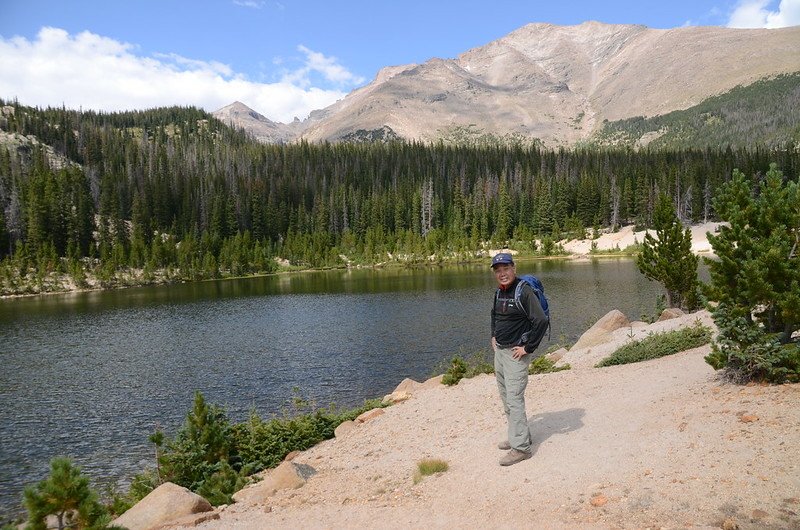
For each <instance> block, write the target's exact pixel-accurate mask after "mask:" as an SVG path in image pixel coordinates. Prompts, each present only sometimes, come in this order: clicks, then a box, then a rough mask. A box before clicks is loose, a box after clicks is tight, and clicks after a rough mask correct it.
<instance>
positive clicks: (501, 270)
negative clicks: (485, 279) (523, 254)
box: [494, 263, 517, 286]
mask: <svg viewBox="0 0 800 530" xmlns="http://www.w3.org/2000/svg"><path fill="white" fill-rule="evenodd" d="M516 273H517V271H516V269H515V268H514V265H512V264H510V263H500V264H499V265H495V266H494V277H495V278H496V279H497V283H499V284H500V285H504V286H505V285H508V284H510V283H511V282H513V281H514V277H515V276H516Z"/></svg>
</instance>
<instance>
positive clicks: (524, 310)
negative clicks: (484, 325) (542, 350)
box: [492, 278, 549, 353]
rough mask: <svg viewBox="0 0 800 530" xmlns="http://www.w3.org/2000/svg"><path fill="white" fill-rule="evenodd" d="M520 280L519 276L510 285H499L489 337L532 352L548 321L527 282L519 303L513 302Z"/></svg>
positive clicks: (539, 340)
mask: <svg viewBox="0 0 800 530" xmlns="http://www.w3.org/2000/svg"><path fill="white" fill-rule="evenodd" d="M519 281H520V279H519V278H514V281H513V282H511V284H510V285H508V286H507V287H505V288H502V287H501V288H500V289H499V290H498V292H497V294H496V295H495V299H494V305H493V306H492V337H494V339H495V342H497V345H498V346H499V347H501V348H511V347H512V346H523V345H524V346H525V351H526V352H528V353H532V352H533V351H534V350H535V349H536V348H538V347H539V343H541V342H542V338H544V334H545V333H546V332H547V326H548V324H549V322H548V319H547V316H546V315H545V314H544V311H543V310H542V306H541V304H540V303H539V298H537V296H536V293H534V292H533V288H531V286H530V285H529V284H527V283H526V284H523V286H522V290H521V291H520V299H519V303H517V302H515V300H514V292H515V290H516V288H517V284H518V283H519ZM520 306H521V307H520Z"/></svg>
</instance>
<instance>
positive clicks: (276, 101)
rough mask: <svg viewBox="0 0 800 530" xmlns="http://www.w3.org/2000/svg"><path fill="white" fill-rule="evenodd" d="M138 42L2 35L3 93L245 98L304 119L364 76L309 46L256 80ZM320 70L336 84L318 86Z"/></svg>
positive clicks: (185, 100)
mask: <svg viewBox="0 0 800 530" xmlns="http://www.w3.org/2000/svg"><path fill="white" fill-rule="evenodd" d="M135 51H136V47H135V46H134V45H131V44H128V43H123V42H119V41H116V40H114V39H110V38H108V37H103V36H100V35H96V34H94V33H90V32H87V31H85V32H82V33H79V34H77V35H74V36H72V35H69V34H68V33H67V32H66V31H64V30H62V29H58V28H42V29H41V30H40V31H39V34H38V35H37V37H36V39H34V40H32V41H29V40H27V39H25V38H22V37H13V38H10V39H5V38H3V37H2V36H0V97H2V98H3V99H12V98H17V99H18V100H19V101H20V103H23V104H26V105H39V106H61V105H62V104H63V105H65V106H66V107H68V108H76V109H77V108H79V107H82V108H84V109H94V110H105V111H115V110H127V109H145V108H152V107H158V106H168V105H195V106H198V107H201V108H204V109H206V110H208V111H213V110H216V109H218V108H221V107H223V106H225V105H228V104H229V103H232V102H233V101H236V100H238V101H242V102H243V103H245V104H247V105H249V106H251V107H252V108H254V109H255V110H257V111H258V112H260V113H261V114H263V115H265V116H267V117H268V118H270V119H272V120H277V121H283V122H288V121H291V120H292V119H293V118H294V117H295V116H297V117H299V118H301V119H302V118H305V117H306V116H307V115H308V113H309V112H310V111H312V110H314V109H321V108H323V107H326V106H328V105H330V104H331V103H333V102H335V101H336V100H337V99H341V98H342V97H344V96H345V95H346V91H345V90H344V89H346V88H349V86H347V83H354V82H360V81H358V79H359V78H357V77H355V76H353V75H352V74H351V73H350V72H348V71H347V70H346V69H345V68H343V67H342V66H341V65H339V64H338V63H337V62H336V60H335V59H333V58H327V57H325V56H323V55H322V54H317V53H316V52H312V51H311V50H308V52H307V61H306V64H305V65H304V66H303V67H302V68H301V69H300V70H298V72H305V73H304V74H302V75H300V74H298V75H297V76H296V77H297V79H298V81H297V82H293V81H292V77H291V76H289V78H287V79H283V80H281V81H280V82H276V83H257V82H253V81H251V80H249V79H248V78H246V77H245V76H243V75H241V74H237V73H235V72H233V70H232V69H231V68H230V67H229V66H228V65H225V64H222V63H219V62H213V61H201V60H196V59H188V58H185V57H182V56H180V55H177V54H158V55H154V56H153V57H140V56H137V55H136V54H135ZM312 71H317V72H320V73H321V74H322V75H323V76H324V77H325V79H326V80H329V81H331V82H334V83H336V84H337V87H338V88H336V89H325V88H320V87H318V86H312V83H311V82H310V81H309V77H308V75H309V73H310V72H312Z"/></svg>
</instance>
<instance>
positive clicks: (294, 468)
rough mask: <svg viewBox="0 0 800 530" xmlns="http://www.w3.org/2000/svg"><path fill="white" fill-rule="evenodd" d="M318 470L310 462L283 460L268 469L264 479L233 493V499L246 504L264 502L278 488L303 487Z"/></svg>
mask: <svg viewBox="0 0 800 530" xmlns="http://www.w3.org/2000/svg"><path fill="white" fill-rule="evenodd" d="M315 473H316V470H315V469H314V468H313V467H311V466H309V465H308V464H298V463H295V462H283V463H281V464H280V465H279V466H278V467H276V468H275V469H272V470H270V471H268V472H267V473H266V474H265V475H264V478H263V480H261V481H259V482H256V483H255V484H251V485H249V486H246V487H244V488H242V489H240V490H239V491H237V492H236V493H234V494H233V501H234V502H236V503H246V504H263V503H264V502H266V500H267V499H269V498H270V497H271V496H272V495H274V494H275V492H276V491H278V490H284V489H297V488H300V487H302V486H303V485H304V484H305V483H306V481H308V479H309V478H310V477H311V476H312V475H314V474H315Z"/></svg>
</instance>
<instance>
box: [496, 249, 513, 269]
mask: <svg viewBox="0 0 800 530" xmlns="http://www.w3.org/2000/svg"><path fill="white" fill-rule="evenodd" d="M502 263H508V264H510V265H513V264H514V259H513V258H512V257H511V254H509V253H508V252H500V253H499V254H495V256H494V257H493V258H492V268H493V269H494V266H495V265H500V264H502Z"/></svg>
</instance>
